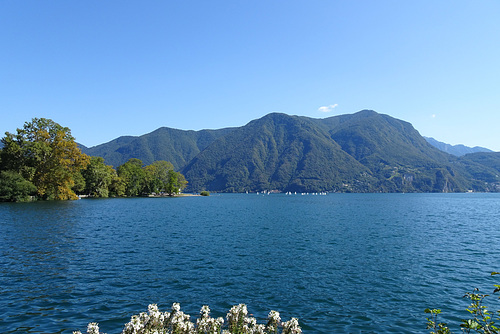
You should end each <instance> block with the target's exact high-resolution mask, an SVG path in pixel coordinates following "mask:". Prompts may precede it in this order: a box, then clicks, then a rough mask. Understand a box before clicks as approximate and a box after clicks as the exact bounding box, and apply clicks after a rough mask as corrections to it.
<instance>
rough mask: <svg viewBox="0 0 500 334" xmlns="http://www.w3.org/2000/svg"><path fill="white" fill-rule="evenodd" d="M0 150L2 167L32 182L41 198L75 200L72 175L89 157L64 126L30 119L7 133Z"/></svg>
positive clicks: (82, 166)
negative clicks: (13, 131) (21, 126)
mask: <svg viewBox="0 0 500 334" xmlns="http://www.w3.org/2000/svg"><path fill="white" fill-rule="evenodd" d="M2 144H3V146H4V147H3V149H2V151H1V153H0V159H1V170H3V171H15V172H17V173H19V174H20V175H21V176H22V178H23V179H24V180H26V181H28V182H30V183H32V184H33V185H34V186H35V187H36V189H37V195H38V196H39V197H40V198H43V199H57V200H65V199H75V198H77V196H76V194H75V192H74V191H73V189H72V188H73V187H74V186H75V175H76V174H77V173H79V172H80V170H81V169H83V168H85V167H86V166H87V164H88V162H89V157H88V156H87V155H86V154H83V153H82V152H81V151H80V149H79V148H78V146H77V144H76V142H75V139H74V138H73V136H72V135H71V131H70V130H69V128H67V127H62V126H61V125H59V124H57V123H55V122H54V121H52V120H50V119H46V118H33V119H32V121H31V122H26V123H25V124H24V127H23V128H22V129H17V133H16V134H12V133H9V132H6V134H5V137H4V138H2Z"/></svg>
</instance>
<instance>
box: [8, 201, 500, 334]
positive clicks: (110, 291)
mask: <svg viewBox="0 0 500 334" xmlns="http://www.w3.org/2000/svg"><path fill="white" fill-rule="evenodd" d="M499 222H500V194H328V195H324V196H322V195H304V196H301V195H288V196H287V195H285V194H271V195H262V194H260V195H257V194H222V195H217V194H213V195H211V196H210V197H186V198H130V199H127V198H125V199H83V200H79V201H70V202H35V203H12V204H11V203H0V332H1V333H71V332H72V331H73V330H81V331H85V330H86V326H87V323H88V322H92V321H95V322H98V323H99V324H100V328H101V331H102V332H106V333H109V334H111V333H119V332H121V330H122V328H123V325H124V324H125V323H126V322H128V321H129V319H130V316H131V315H133V314H138V313H139V312H143V311H146V310H147V306H148V304H150V303H157V304H158V306H159V307H160V310H162V311H168V310H169V309H170V306H171V305H172V303H173V302H179V303H181V310H183V311H184V312H186V313H188V314H191V316H192V317H193V316H194V317H197V315H198V313H199V309H200V308H201V306H202V305H205V304H208V305H209V306H210V308H211V309H212V315H214V316H225V313H226V312H227V311H228V310H229V308H230V307H231V306H232V305H236V304H238V303H245V304H247V305H248V309H249V312H250V313H252V314H253V315H254V316H255V317H257V318H258V319H259V320H260V322H261V323H262V322H264V319H265V318H266V316H267V314H268V312H269V311H270V310H276V311H279V312H280V313H281V317H282V319H283V320H288V319H290V317H298V318H299V322H300V324H301V326H302V328H303V331H304V333H391V332H392V333H428V331H426V329H425V326H426V325H425V318H426V314H425V313H424V309H425V308H428V307H429V308H441V309H442V310H443V317H442V318H441V319H442V320H443V321H446V322H449V323H450V324H451V325H453V326H454V332H459V329H458V327H457V326H458V324H459V321H460V319H461V318H465V317H467V312H466V311H465V308H466V307H467V305H468V301H467V300H466V299H464V298H462V297H463V295H464V293H465V292H467V291H471V290H472V289H473V288H475V287H479V288H480V289H481V291H483V292H485V293H491V292H492V290H493V289H494V287H493V284H496V283H498V282H500V277H499V278H496V277H491V276H490V273H491V272H492V271H500V229H499ZM495 303H497V300H496V297H493V298H491V300H490V301H489V302H488V304H490V305H495V306H496V304H495ZM497 304H498V303H497Z"/></svg>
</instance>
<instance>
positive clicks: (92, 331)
mask: <svg viewBox="0 0 500 334" xmlns="http://www.w3.org/2000/svg"><path fill="white" fill-rule="evenodd" d="M87 334H99V324H97V322H91V323H89V324H88V326H87Z"/></svg>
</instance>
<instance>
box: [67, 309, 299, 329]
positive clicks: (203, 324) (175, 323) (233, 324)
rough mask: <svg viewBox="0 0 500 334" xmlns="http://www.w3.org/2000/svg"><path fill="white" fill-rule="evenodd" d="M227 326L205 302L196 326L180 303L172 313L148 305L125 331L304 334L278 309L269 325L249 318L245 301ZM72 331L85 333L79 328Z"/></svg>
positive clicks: (230, 314) (231, 314)
mask: <svg viewBox="0 0 500 334" xmlns="http://www.w3.org/2000/svg"><path fill="white" fill-rule="evenodd" d="M226 319H227V326H228V328H227V329H222V327H223V325H224V319H223V318H222V317H219V318H212V317H210V308H209V307H208V306H207V305H204V306H203V307H202V308H201V310H200V318H199V319H197V320H196V325H195V324H194V323H193V322H191V321H190V316H189V315H188V314H185V313H184V312H182V311H181V307H180V305H179V303H174V304H173V305H172V310H171V312H165V313H162V312H160V310H159V309H158V306H157V305H156V304H151V305H149V306H148V312H147V313H146V312H141V313H140V314H138V315H134V316H132V318H131V319H130V322H128V323H127V324H125V328H124V329H123V331H122V334H271V333H273V334H278V333H280V332H279V329H280V328H282V332H281V333H282V334H301V333H302V329H301V328H300V326H299V321H298V320H297V319H296V318H292V319H291V320H289V321H286V322H281V317H280V314H279V313H278V312H276V311H271V312H269V315H268V316H267V324H266V325H263V324H257V320H256V319H255V318H253V317H248V310H247V306H246V305H245V304H239V305H235V306H233V307H232V308H231V309H230V310H229V312H228V313H227V315H226ZM73 334H82V333H81V332H80V331H77V332H73ZM87 334H99V326H98V324H97V323H95V322H92V323H90V324H89V325H88V327H87Z"/></svg>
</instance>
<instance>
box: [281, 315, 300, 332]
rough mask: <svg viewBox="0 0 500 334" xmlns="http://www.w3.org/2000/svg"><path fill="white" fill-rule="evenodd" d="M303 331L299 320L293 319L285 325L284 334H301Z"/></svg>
mask: <svg viewBox="0 0 500 334" xmlns="http://www.w3.org/2000/svg"><path fill="white" fill-rule="evenodd" d="M301 333H302V329H301V328H300V326H299V320H298V319H297V318H292V319H290V320H288V321H287V322H284V323H283V334H301Z"/></svg>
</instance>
